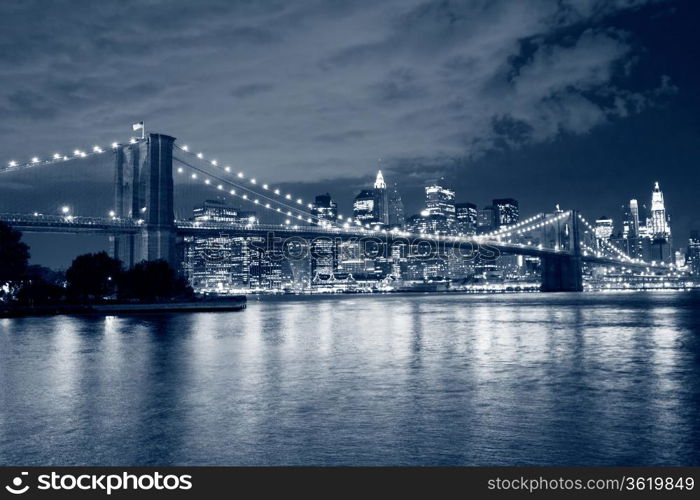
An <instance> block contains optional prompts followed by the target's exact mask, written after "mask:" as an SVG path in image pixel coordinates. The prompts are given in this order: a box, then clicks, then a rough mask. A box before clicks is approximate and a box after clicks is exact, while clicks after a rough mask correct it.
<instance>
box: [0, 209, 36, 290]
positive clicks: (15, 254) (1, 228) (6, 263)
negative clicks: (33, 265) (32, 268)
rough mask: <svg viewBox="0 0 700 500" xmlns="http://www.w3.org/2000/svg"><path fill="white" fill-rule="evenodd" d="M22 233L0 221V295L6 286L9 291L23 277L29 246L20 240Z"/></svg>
mask: <svg viewBox="0 0 700 500" xmlns="http://www.w3.org/2000/svg"><path fill="white" fill-rule="evenodd" d="M21 240H22V233H20V232H19V231H16V230H15V229H12V227H10V226H9V225H7V224H5V223H4V222H0V295H2V294H3V293H4V292H3V291H2V289H3V287H5V286H7V287H8V288H9V290H10V293H12V292H13V291H14V288H15V286H16V284H17V283H18V282H19V281H21V280H22V279H23V278H24V274H25V272H26V270H27V262H28V261H29V246H27V245H26V244H25V243H23V242H22V241H21Z"/></svg>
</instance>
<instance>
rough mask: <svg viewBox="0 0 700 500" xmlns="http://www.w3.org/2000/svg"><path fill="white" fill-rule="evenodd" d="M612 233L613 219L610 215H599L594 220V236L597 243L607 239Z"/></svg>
mask: <svg viewBox="0 0 700 500" xmlns="http://www.w3.org/2000/svg"><path fill="white" fill-rule="evenodd" d="M612 234H613V220H612V219H611V218H610V217H606V216H603V217H599V218H598V219H596V221H595V237H596V239H597V240H598V242H599V244H600V242H603V241H608V240H609V239H610V237H611V236H612Z"/></svg>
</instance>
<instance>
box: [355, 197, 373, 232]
mask: <svg viewBox="0 0 700 500" xmlns="http://www.w3.org/2000/svg"><path fill="white" fill-rule="evenodd" d="M374 206H375V200H374V190H372V189H363V190H362V191H360V193H359V194H358V195H357V196H355V201H354V202H353V204H352V212H353V216H354V217H355V220H358V221H360V222H362V224H373V223H374V222H375V219H374Z"/></svg>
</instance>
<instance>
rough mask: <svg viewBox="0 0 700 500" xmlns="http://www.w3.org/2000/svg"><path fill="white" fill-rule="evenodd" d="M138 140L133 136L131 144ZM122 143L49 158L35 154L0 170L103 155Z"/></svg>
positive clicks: (78, 150)
mask: <svg viewBox="0 0 700 500" xmlns="http://www.w3.org/2000/svg"><path fill="white" fill-rule="evenodd" d="M137 142H138V139H136V138H135V137H132V138H131V139H130V140H129V144H136V143H137ZM120 145H121V144H120V143H118V142H113V143H112V144H111V145H110V146H99V145H95V146H93V147H92V148H90V149H74V150H73V153H72V154H70V155H68V154H61V153H54V154H53V155H51V156H50V157H48V158H41V157H39V156H33V157H31V158H30V159H29V160H28V161H25V162H19V161H16V160H10V161H9V162H7V163H6V166H5V168H3V169H2V170H0V172H9V171H15V170H21V169H23V168H28V167H38V166H41V165H54V164H56V163H63V162H66V161H70V160H75V159H82V158H90V157H92V156H97V155H101V154H103V153H106V152H107V151H110V150H114V149H117V148H118V147H119V146H120Z"/></svg>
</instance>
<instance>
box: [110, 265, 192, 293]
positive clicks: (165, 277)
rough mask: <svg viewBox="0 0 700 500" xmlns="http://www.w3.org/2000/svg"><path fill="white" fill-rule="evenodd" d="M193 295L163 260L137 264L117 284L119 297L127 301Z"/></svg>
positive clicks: (183, 281) (184, 282) (185, 283)
mask: <svg viewBox="0 0 700 500" xmlns="http://www.w3.org/2000/svg"><path fill="white" fill-rule="evenodd" d="M193 295H194V293H193V291H192V288H190V287H189V285H188V284H187V281H185V280H184V279H183V278H181V277H179V276H178V275H177V272H176V271H175V270H174V269H173V268H172V267H170V265H169V264H168V263H167V262H166V261H164V260H154V261H145V260H144V261H142V262H139V263H138V264H136V265H135V266H134V267H133V268H132V269H129V270H128V271H126V272H125V273H124V274H123V275H122V277H121V280H120V282H119V296H120V297H122V298H127V299H138V300H142V301H153V300H157V299H170V298H174V297H183V298H191V297H192V296H193Z"/></svg>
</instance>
